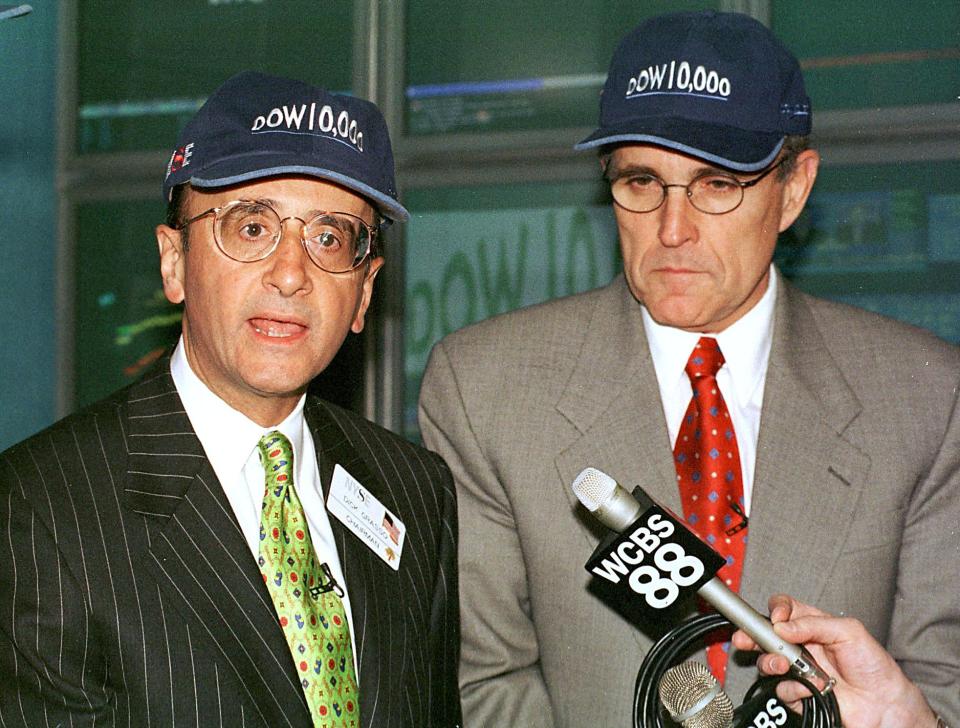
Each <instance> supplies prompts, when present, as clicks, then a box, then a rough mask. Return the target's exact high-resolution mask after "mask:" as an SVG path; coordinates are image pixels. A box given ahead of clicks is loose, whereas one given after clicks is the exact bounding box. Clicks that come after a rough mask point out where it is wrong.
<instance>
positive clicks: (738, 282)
mask: <svg viewBox="0 0 960 728" xmlns="http://www.w3.org/2000/svg"><path fill="white" fill-rule="evenodd" d="M817 161H818V157H817V155H816V152H813V151H805V152H802V153H801V154H800V155H799V157H798V159H797V164H796V168H795V170H794V172H793V174H792V175H791V176H790V177H789V179H788V180H787V181H785V182H780V181H778V180H777V178H776V175H777V172H773V173H772V174H770V175H769V176H768V177H766V178H765V179H763V180H761V181H760V182H759V183H758V184H757V185H756V186H754V187H752V188H748V189H746V190H744V198H743V202H742V203H741V204H740V206H739V207H738V208H737V209H735V210H734V211H732V212H729V213H726V214H724V215H708V214H706V213H704V212H700V211H699V210H697V209H696V208H695V207H694V206H693V205H691V204H690V201H689V200H688V199H687V196H686V194H685V192H684V190H683V189H681V188H677V187H671V188H670V189H669V190H668V192H667V199H666V200H665V201H664V203H663V204H662V205H661V206H660V207H659V208H658V209H656V210H654V211H653V212H645V213H635V212H629V211H627V210H625V209H623V208H621V207H619V206H618V205H616V204H614V206H613V209H614V213H615V215H616V219H617V227H618V229H619V232H620V247H621V250H622V252H623V266H624V272H625V274H626V279H627V283H628V284H629V286H630V290H631V292H632V293H633V295H634V296H635V297H636V299H637V300H638V301H640V302H641V303H643V304H644V306H646V308H647V310H648V311H649V313H650V315H651V316H652V317H653V319H654V320H655V321H656V322H658V323H660V324H663V325H665V326H673V327H676V328H680V329H685V330H688V331H696V332H708V333H716V332H720V331H723V330H724V329H725V328H727V327H728V326H729V325H730V324H732V323H733V322H734V321H736V320H737V319H739V318H740V317H741V316H743V315H744V314H745V313H746V312H747V311H749V310H750V309H751V308H752V307H753V306H754V305H755V304H756V303H757V301H759V300H760V298H761V297H762V296H763V294H764V292H765V291H766V290H767V285H768V283H769V275H770V261H771V259H772V258H773V249H774V246H775V245H776V242H777V235H778V234H779V233H780V232H782V231H783V230H786V229H787V228H788V227H789V226H790V225H791V224H792V223H793V221H794V220H795V219H796V217H797V215H799V214H800V210H801V209H802V208H803V204H804V202H805V201H806V198H807V195H808V194H809V190H810V187H811V186H812V184H813V179H814V178H815V176H816V166H817ZM606 171H607V177H608V178H610V179H614V178H616V177H619V176H624V175H630V174H631V173H642V174H651V175H654V176H656V177H659V178H660V179H661V180H663V181H664V182H666V183H667V184H684V185H685V184H687V183H688V182H690V181H691V180H692V179H693V178H694V177H696V176H697V175H699V174H702V173H704V172H707V171H714V172H715V171H718V169H717V168H716V167H712V166H711V165H710V164H709V163H707V162H704V161H703V160H699V159H696V158H694V157H688V156H686V155H684V154H680V153H678V152H672V151H668V150H666V149H662V148H659V147H654V146H649V145H645V144H631V145H624V146H621V147H618V148H617V149H615V150H614V152H613V154H612V155H611V158H610V160H609V163H608V165H607V170H606ZM755 176H757V175H742V176H741V178H742V179H744V180H749V179H752V178H753V177H755Z"/></svg>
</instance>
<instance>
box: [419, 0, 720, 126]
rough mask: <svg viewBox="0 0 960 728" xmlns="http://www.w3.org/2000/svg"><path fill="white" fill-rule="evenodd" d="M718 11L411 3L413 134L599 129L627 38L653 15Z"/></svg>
mask: <svg viewBox="0 0 960 728" xmlns="http://www.w3.org/2000/svg"><path fill="white" fill-rule="evenodd" d="M717 6H718V3H717V2H716V0H714V1H713V2H705V1H704V0H699V1H698V0H669V1H668V0H650V1H648V2H644V3H637V2H632V1H630V0H605V1H602V2H594V3H590V4H584V3H582V2H576V1H575V0H528V1H527V2H521V3H518V2H515V0H487V2H483V3H450V2H447V1H446V0H410V1H409V2H408V3H407V44H406V83H407V88H406V97H407V99H406V100H407V104H406V130H407V133H408V134H413V135H417V134H437V133H444V132H464V131H473V132H477V131H502V130H528V129H545V128H561V127H588V126H595V125H596V122H597V115H598V98H599V93H600V89H601V88H602V87H603V82H604V80H605V78H606V75H607V67H608V65H609V63H610V57H611V56H612V55H613V51H614V48H616V45H617V42H618V41H619V40H620V38H621V37H622V36H623V34H624V33H626V32H627V31H628V30H630V29H631V28H632V27H634V26H635V25H636V24H637V23H638V22H639V21H641V20H643V19H644V18H647V17H650V16H653V15H658V14H660V13H664V12H669V11H681V10H700V9H704V8H717ZM575 141H576V140H572V141H571V144H573V143H574V142H575Z"/></svg>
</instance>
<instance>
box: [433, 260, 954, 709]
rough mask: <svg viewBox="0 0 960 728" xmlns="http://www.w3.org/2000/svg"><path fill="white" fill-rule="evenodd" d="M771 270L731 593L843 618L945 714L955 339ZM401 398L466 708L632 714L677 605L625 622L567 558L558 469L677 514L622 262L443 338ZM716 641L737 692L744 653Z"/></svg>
mask: <svg viewBox="0 0 960 728" xmlns="http://www.w3.org/2000/svg"><path fill="white" fill-rule="evenodd" d="M780 283H781V285H780V287H779V293H778V297H777V303H776V311H775V320H774V333H773V345H772V349H771V352H770V361H769V367H768V371H767V379H766V388H765V390H764V401H763V415H762V418H761V422H760V432H759V441H758V444H757V459H756V471H755V472H756V476H755V479H754V487H753V498H752V501H751V512H750V545H749V547H748V548H747V554H746V561H745V563H744V574H743V583H742V587H741V592H742V594H743V596H744V598H745V599H746V600H747V601H748V602H750V603H752V604H753V605H754V606H756V607H757V608H758V609H765V606H766V603H767V599H768V598H769V596H770V595H771V594H773V593H775V592H778V591H785V592H787V593H790V594H793V595H794V596H796V597H798V598H800V599H802V600H804V601H806V602H809V603H812V604H815V605H817V606H819V607H822V608H823V609H826V610H828V611H831V612H834V613H836V612H839V611H841V610H842V611H844V612H846V613H847V614H849V615H853V616H856V617H858V618H860V619H861V620H862V621H863V622H864V623H865V624H866V626H867V628H868V629H869V630H870V631H871V632H872V633H873V634H874V635H875V636H876V637H877V638H878V639H879V640H880V641H881V642H883V643H884V644H886V646H887V648H888V649H889V650H890V652H891V653H892V654H893V656H894V657H895V658H896V659H897V660H898V661H899V662H900V664H901V666H902V667H903V668H904V670H905V671H906V673H907V674H908V675H909V676H910V677H911V678H912V679H914V680H915V681H916V682H917V683H918V684H919V685H920V686H921V688H922V689H923V690H924V692H925V693H926V695H927V697H928V699H929V700H930V703H931V705H932V706H933V707H934V708H936V709H937V710H939V711H940V712H941V714H942V715H943V716H944V718H945V719H946V720H947V721H948V722H949V723H950V724H951V725H953V724H955V723H957V722H958V721H960V600H958V599H957V584H958V583H960V542H958V536H957V534H958V533H960V406H958V385H960V350H958V349H957V347H954V346H950V345H949V344H947V343H945V342H943V341H940V340H938V339H936V338H935V337H934V336H932V335H931V334H929V333H927V332H923V331H920V330H918V329H915V328H912V327H909V326H906V325H903V324H899V323H896V322H894V321H891V320H889V319H884V318H882V317H880V316H876V315H874V314H870V313H867V312H866V311H858V310H856V309H853V308H850V307H848V306H841V305H838V304H833V303H829V302H827V301H822V300H818V299H815V298H811V297H809V296H806V295H804V294H802V293H800V292H799V291H797V290H796V289H795V288H793V287H792V286H790V285H789V284H786V283H784V282H783V281H781V282H780ZM490 362H496V366H491V364H490ZM420 396H421V411H420V427H421V430H422V431H423V435H424V441H425V442H426V443H427V445H428V446H429V447H431V448H434V449H436V450H437V452H438V453H439V454H440V455H441V456H443V458H444V459H445V460H446V462H447V464H448V465H449V466H450V469H451V470H452V471H453V475H454V479H455V481H456V484H457V489H458V498H459V521H460V583H461V592H460V603H461V628H462V632H463V648H462V656H461V670H460V679H461V685H462V695H463V708H464V718H465V720H466V722H467V724H468V725H469V726H471V727H473V726H500V725H511V726H513V725H515V726H524V728H546V727H549V728H554V727H560V726H563V727H564V728H582V726H591V725H592V726H603V727H604V728H607V727H610V728H614V727H618V726H627V725H629V724H630V714H631V708H632V698H633V689H634V680H635V677H636V674H637V669H638V668H639V667H640V664H641V662H642V660H643V657H644V655H645V654H646V652H647V650H648V648H649V647H650V644H651V642H652V640H654V639H656V638H658V637H659V636H660V635H661V634H663V633H664V632H666V631H667V630H668V629H669V628H670V627H673V626H675V625H676V624H677V622H676V621H675V620H676V619H677V616H678V615H670V616H669V617H668V618H666V619H659V620H646V621H637V619H636V617H637V615H636V614H635V613H631V611H630V610H629V609H628V607H629V605H619V606H620V607H621V609H620V611H615V610H614V609H613V608H610V607H611V605H610V603H609V601H607V600H605V599H603V598H600V595H599V594H598V593H597V583H596V582H598V581H600V580H594V581H591V580H590V578H589V574H588V573H587V572H586V571H585V570H584V568H583V565H584V563H585V562H586V561H587V559H588V558H589V556H590V554H591V552H592V551H593V549H594V547H595V546H596V545H597V542H598V541H599V539H600V537H601V535H602V534H603V533H605V531H604V530H603V528H602V527H601V526H599V525H598V523H597V522H596V521H595V520H594V519H593V518H592V517H591V516H589V514H587V513H586V512H585V511H584V509H583V508H582V507H580V506H579V505H578V503H577V500H576V498H575V496H574V495H573V493H572V491H571V487H570V486H571V483H572V482H573V480H574V478H575V477H576V475H577V474H578V473H579V472H580V470H581V469H583V468H584V467H587V466H594V467H598V468H600V469H601V470H603V471H605V472H607V473H610V474H611V475H612V476H613V477H615V478H617V479H618V480H619V481H620V482H621V483H624V484H629V485H632V484H635V483H639V484H641V485H642V486H643V488H644V489H645V490H646V491H647V492H648V493H649V494H650V495H651V496H652V497H654V498H655V499H657V500H658V501H660V502H662V503H664V504H666V505H668V506H669V507H670V508H672V509H673V510H674V512H677V513H680V512H682V510H681V506H680V497H679V493H678V491H677V485H676V471H675V470H674V464H673V458H672V447H671V443H670V439H669V436H668V434H667V426H666V423H665V422H664V417H663V409H662V405H661V402H660V392H659V388H658V386H657V380H656V374H655V372H654V368H653V361H652V359H651V357H650V352H649V349H648V347H647V342H646V337H645V334H644V329H643V324H642V319H641V314H640V306H639V305H638V304H637V302H636V301H635V300H634V298H633V297H632V296H631V295H630V292H629V290H628V288H627V286H626V283H625V281H624V279H623V277H622V276H620V277H618V278H617V279H616V280H615V281H614V282H613V283H612V284H611V285H609V286H607V287H606V288H603V289H599V290H596V291H591V292H589V293H585V294H583V295H580V296H574V297H571V298H567V299H563V300H559V301H553V302H550V303H547V304H545V305H542V306H538V307H534V308H530V309H527V310H524V311H518V312H515V313H511V314H507V315H506V316H502V317H500V318H497V319H492V320H489V321H486V322H483V323H481V324H478V325H476V326H473V327H470V328H468V329H464V330H463V331H460V332H457V333H455V334H452V335H451V336H450V337H448V338H447V339H445V340H444V341H443V342H441V343H440V344H438V345H437V347H436V348H435V349H434V352H433V354H432V356H431V360H430V364H429V366H428V367H427V372H426V374H425V376H424V381H423V386H422V388H421V395H420ZM490 614H496V615H497V620H496V621H494V620H492V619H490V618H489V615H490ZM679 616H681V617H682V616H685V615H679ZM734 657H735V658H736V659H734V660H732V662H731V665H730V667H729V668H728V672H727V685H726V688H727V690H728V691H729V694H730V696H731V698H732V699H733V700H734V701H736V702H739V699H740V698H741V697H742V695H743V693H744V691H745V690H746V688H747V687H748V686H749V684H750V683H751V682H752V681H753V679H754V678H755V677H756V670H755V668H754V666H753V662H754V657H755V656H754V655H742V654H738V655H735V656H734Z"/></svg>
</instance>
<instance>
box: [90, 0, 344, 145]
mask: <svg viewBox="0 0 960 728" xmlns="http://www.w3.org/2000/svg"><path fill="white" fill-rule="evenodd" d="M352 5H353V4H352V3H347V2H330V3H317V2H316V0H284V1H283V2H282V3H280V2H275V1H274V0H184V1H178V2H177V3H175V7H174V5H173V4H171V3H170V2H169V1H168V0H136V1H133V0H127V1H126V2H100V1H99V0H79V3H78V25H77V48H78V61H77V96H78V104H79V108H78V110H77V114H78V118H77V152H78V153H80V154H85V153H96V152H116V151H140V150H149V149H158V148H159V149H166V148H167V147H168V146H169V147H170V148H171V149H172V148H173V142H174V140H175V139H176V136H177V133H178V132H179V130H180V128H181V127H182V126H183V124H184V123H186V121H187V120H188V119H189V118H190V117H191V116H192V115H193V113H194V112H195V111H196V110H197V109H198V108H199V107H200V105H201V104H202V103H203V101H204V99H205V98H206V96H207V95H208V94H209V93H210V92H211V91H213V89H215V88H216V87H217V86H219V85H220V84H221V83H222V82H223V81H225V80H226V79H227V78H229V77H230V76H232V75H233V74H234V73H237V72H239V71H242V70H248V69H251V70H258V71H263V72H265V73H273V74H278V75H285V76H290V77H293V78H299V79H302V80H304V81H309V82H312V83H316V84H318V85H321V86H324V87H326V88H328V89H330V90H332V91H341V92H344V91H350V90H351V78H352V76H351V74H352V53H353V46H352V38H353V7H352Z"/></svg>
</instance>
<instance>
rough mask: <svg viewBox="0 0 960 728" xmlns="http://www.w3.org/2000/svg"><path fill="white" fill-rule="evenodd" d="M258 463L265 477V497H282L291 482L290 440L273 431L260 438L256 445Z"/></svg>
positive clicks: (277, 431) (291, 456) (291, 457)
mask: <svg viewBox="0 0 960 728" xmlns="http://www.w3.org/2000/svg"><path fill="white" fill-rule="evenodd" d="M257 447H258V448H259V450H260V462H261V464H262V465H263V471H264V474H265V475H266V486H267V495H270V493H271V492H272V493H273V495H274V496H275V497H278V498H279V497H280V496H281V495H283V494H284V493H285V492H286V491H287V489H288V488H289V487H290V484H291V483H292V482H293V446H292V445H291V444H290V440H288V439H287V438H286V436H285V435H284V434H283V433H282V432H280V431H279V430H274V431H273V432H268V433H267V434H266V435H264V436H263V437H261V438H260V441H259V442H258V443H257Z"/></svg>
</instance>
